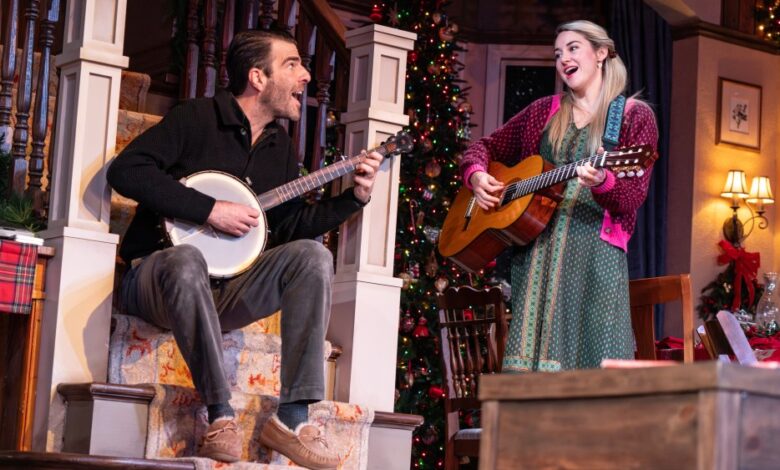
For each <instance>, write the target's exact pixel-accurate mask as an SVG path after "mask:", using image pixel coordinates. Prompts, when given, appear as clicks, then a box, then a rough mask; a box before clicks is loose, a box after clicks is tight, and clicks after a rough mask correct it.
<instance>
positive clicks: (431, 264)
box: [425, 251, 439, 277]
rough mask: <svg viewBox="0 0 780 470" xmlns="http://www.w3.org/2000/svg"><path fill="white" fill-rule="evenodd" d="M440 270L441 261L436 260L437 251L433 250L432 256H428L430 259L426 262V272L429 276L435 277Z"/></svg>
mask: <svg viewBox="0 0 780 470" xmlns="http://www.w3.org/2000/svg"><path fill="white" fill-rule="evenodd" d="M438 272H439V263H438V262H437V261H436V253H434V252H433V251H431V254H430V256H428V261H427V262H426V263H425V274H427V275H428V277H435V276H436V274H437V273H438Z"/></svg>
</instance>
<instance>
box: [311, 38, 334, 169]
mask: <svg viewBox="0 0 780 470" xmlns="http://www.w3.org/2000/svg"><path fill="white" fill-rule="evenodd" d="M316 51H317V52H316V53H315V58H316V61H317V63H316V67H315V75H316V80H317V121H316V123H315V124H314V148H313V149H312V159H311V166H310V168H311V170H312V171H315V170H317V169H319V168H320V166H321V165H322V160H323V159H324V156H325V130H326V126H325V121H326V120H327V117H328V105H329V104H330V92H329V91H328V90H329V89H330V84H331V82H332V81H333V68H334V65H335V61H336V54H335V52H334V51H333V49H332V48H331V47H330V46H329V45H328V43H327V42H326V41H325V37H324V36H322V35H321V34H320V31H318V32H317V45H316Z"/></svg>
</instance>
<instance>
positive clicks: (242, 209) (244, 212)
mask: <svg viewBox="0 0 780 470" xmlns="http://www.w3.org/2000/svg"><path fill="white" fill-rule="evenodd" d="M258 217H260V212H258V211H257V209H255V208H253V207H249V206H245V205H244V204H237V203H235V202H230V201H217V202H216V203H215V204H214V207H213V208H212V209H211V213H210V214H209V218H208V219H207V220H206V223H207V224H209V225H211V226H212V227H214V228H215V229H217V230H219V231H220V232H225V233H227V234H230V235H234V236H236V237H240V236H241V235H244V234H245V233H247V232H248V231H249V230H250V229H251V228H252V227H257V224H258V223H259V222H258V220H257V218H258Z"/></svg>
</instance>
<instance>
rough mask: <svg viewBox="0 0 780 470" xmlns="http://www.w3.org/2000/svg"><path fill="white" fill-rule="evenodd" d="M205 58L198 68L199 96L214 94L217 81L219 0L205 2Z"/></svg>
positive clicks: (206, 0) (203, 48)
mask: <svg viewBox="0 0 780 470" xmlns="http://www.w3.org/2000/svg"><path fill="white" fill-rule="evenodd" d="M203 10H204V18H203V47H202V50H203V60H202V62H201V64H200V68H199V70H198V96H208V97H211V96H214V89H215V86H216V82H217V67H216V58H217V55H216V52H217V0H205V2H204V3H203Z"/></svg>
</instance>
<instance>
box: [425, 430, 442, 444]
mask: <svg viewBox="0 0 780 470" xmlns="http://www.w3.org/2000/svg"><path fill="white" fill-rule="evenodd" d="M438 439H439V431H438V429H437V428H436V426H429V427H428V429H426V430H425V432H424V433H423V436H422V442H423V444H425V445H431V444H433V443H434V442H436V441H437V440H438Z"/></svg>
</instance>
